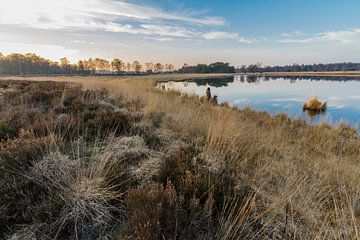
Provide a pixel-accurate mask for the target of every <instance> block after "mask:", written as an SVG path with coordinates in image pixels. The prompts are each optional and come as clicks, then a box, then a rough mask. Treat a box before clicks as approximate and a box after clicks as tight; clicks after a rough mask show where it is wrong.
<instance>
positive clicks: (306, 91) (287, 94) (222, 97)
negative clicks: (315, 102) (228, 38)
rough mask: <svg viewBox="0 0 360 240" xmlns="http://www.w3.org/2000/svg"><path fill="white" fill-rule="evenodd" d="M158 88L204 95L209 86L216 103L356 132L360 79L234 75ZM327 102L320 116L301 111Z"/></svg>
mask: <svg viewBox="0 0 360 240" xmlns="http://www.w3.org/2000/svg"><path fill="white" fill-rule="evenodd" d="M158 87H159V88H165V89H173V90H178V91H181V92H184V93H189V94H196V95H200V96H203V95H205V91H206V88H208V87H210V89H211V92H212V95H217V96H218V101H219V102H220V103H221V102H228V103H229V104H230V105H232V106H236V107H239V108H245V107H249V108H252V109H254V110H265V111H268V112H269V113H270V114H271V115H275V114H278V113H286V114H288V115H289V116H290V117H291V118H296V119H298V118H300V119H303V120H306V121H307V122H309V123H313V124H316V123H319V122H327V123H330V124H333V125H334V124H337V123H340V122H344V123H347V124H349V125H351V126H354V127H356V128H358V129H360V79H355V78H351V77H257V76H244V75H237V76H233V77H226V78H210V79H199V80H193V81H185V82H164V83H159V84H158ZM315 96H316V97H318V99H319V100H320V101H326V102H327V110H326V111H325V112H324V113H323V114H317V115H315V116H314V115H313V114H311V113H309V112H306V111H305V112H304V111H303V105H304V103H305V102H306V101H308V100H309V99H311V98H313V97H315Z"/></svg>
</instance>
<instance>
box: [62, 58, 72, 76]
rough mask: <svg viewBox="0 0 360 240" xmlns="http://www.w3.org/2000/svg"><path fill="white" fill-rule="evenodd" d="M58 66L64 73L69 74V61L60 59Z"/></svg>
mask: <svg viewBox="0 0 360 240" xmlns="http://www.w3.org/2000/svg"><path fill="white" fill-rule="evenodd" d="M60 66H61V68H62V69H63V71H64V73H66V74H67V73H70V61H69V60H68V59H67V58H66V57H63V58H60Z"/></svg>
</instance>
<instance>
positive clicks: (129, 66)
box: [125, 62, 131, 72]
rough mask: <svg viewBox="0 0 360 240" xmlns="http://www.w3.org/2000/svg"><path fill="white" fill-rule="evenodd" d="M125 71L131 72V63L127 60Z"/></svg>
mask: <svg viewBox="0 0 360 240" xmlns="http://www.w3.org/2000/svg"><path fill="white" fill-rule="evenodd" d="M125 68H126V71H128V72H131V64H130V63H129V62H127V63H126V66H125Z"/></svg>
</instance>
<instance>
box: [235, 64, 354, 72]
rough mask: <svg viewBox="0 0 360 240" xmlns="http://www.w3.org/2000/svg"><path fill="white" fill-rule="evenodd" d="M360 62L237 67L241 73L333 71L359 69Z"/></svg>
mask: <svg viewBox="0 0 360 240" xmlns="http://www.w3.org/2000/svg"><path fill="white" fill-rule="evenodd" d="M359 70H360V63H351V62H348V63H329V64H322V63H320V64H312V65H311V64H309V65H304V64H302V65H300V64H293V65H285V66H273V67H269V66H266V67H262V66H261V63H257V64H250V65H248V66H246V65H243V66H241V68H238V69H237V72H241V73H247V72H249V73H254V72H333V71H359Z"/></svg>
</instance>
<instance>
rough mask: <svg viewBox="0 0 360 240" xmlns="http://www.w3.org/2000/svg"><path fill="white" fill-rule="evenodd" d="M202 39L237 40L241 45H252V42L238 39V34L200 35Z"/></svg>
mask: <svg viewBox="0 0 360 240" xmlns="http://www.w3.org/2000/svg"><path fill="white" fill-rule="evenodd" d="M202 37H203V38H205V39H208V40H229V39H230V40H237V41H239V42H241V43H252V42H253V40H251V39H246V38H243V37H240V36H239V34H238V33H231V32H218V31H214V32H207V33H204V34H203V35H202Z"/></svg>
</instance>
